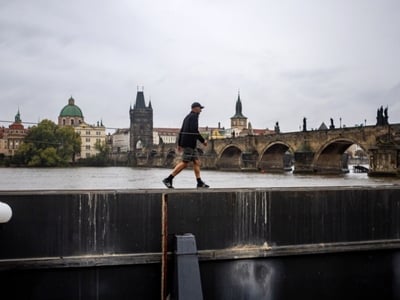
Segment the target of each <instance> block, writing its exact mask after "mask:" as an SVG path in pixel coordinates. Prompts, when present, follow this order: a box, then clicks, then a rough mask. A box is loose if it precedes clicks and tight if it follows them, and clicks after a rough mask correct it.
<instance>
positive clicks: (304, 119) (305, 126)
mask: <svg viewBox="0 0 400 300" xmlns="http://www.w3.org/2000/svg"><path fill="white" fill-rule="evenodd" d="M303 131H307V119H306V118H305V117H304V118H303Z"/></svg>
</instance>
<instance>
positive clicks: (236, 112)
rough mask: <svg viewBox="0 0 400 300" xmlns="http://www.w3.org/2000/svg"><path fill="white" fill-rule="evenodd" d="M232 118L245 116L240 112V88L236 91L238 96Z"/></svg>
mask: <svg viewBox="0 0 400 300" xmlns="http://www.w3.org/2000/svg"><path fill="white" fill-rule="evenodd" d="M232 118H246V117H245V116H244V115H243V113H242V101H241V100H240V90H239V92H238V98H237V100H236V110H235V115H234V116H233V117H232Z"/></svg>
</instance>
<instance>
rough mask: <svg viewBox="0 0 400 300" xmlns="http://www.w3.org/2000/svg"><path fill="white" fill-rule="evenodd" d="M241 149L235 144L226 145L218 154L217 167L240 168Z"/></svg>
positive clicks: (223, 168)
mask: <svg viewBox="0 0 400 300" xmlns="http://www.w3.org/2000/svg"><path fill="white" fill-rule="evenodd" d="M242 154H243V150H242V149H240V147H238V146H236V145H228V146H226V147H225V148H224V149H223V150H222V151H221V154H220V155H219V156H218V159H217V163H216V165H217V168H218V169H222V170H240V169H241V168H242V164H243V162H242Z"/></svg>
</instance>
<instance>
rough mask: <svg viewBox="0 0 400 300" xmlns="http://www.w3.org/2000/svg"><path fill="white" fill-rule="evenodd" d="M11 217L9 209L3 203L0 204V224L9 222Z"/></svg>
mask: <svg viewBox="0 0 400 300" xmlns="http://www.w3.org/2000/svg"><path fill="white" fill-rule="evenodd" d="M11 216H12V211H11V207H10V206H9V205H8V204H6V203H4V202H0V223H7V222H8V221H10V219H11Z"/></svg>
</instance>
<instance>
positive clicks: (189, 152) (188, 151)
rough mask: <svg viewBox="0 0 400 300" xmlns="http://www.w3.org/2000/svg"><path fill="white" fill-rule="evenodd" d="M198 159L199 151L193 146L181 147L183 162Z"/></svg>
mask: <svg viewBox="0 0 400 300" xmlns="http://www.w3.org/2000/svg"><path fill="white" fill-rule="evenodd" d="M198 159H199V152H198V151H197V149H193V148H189V147H186V148H183V154H182V160H183V161H184V162H189V161H194V160H198Z"/></svg>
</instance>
